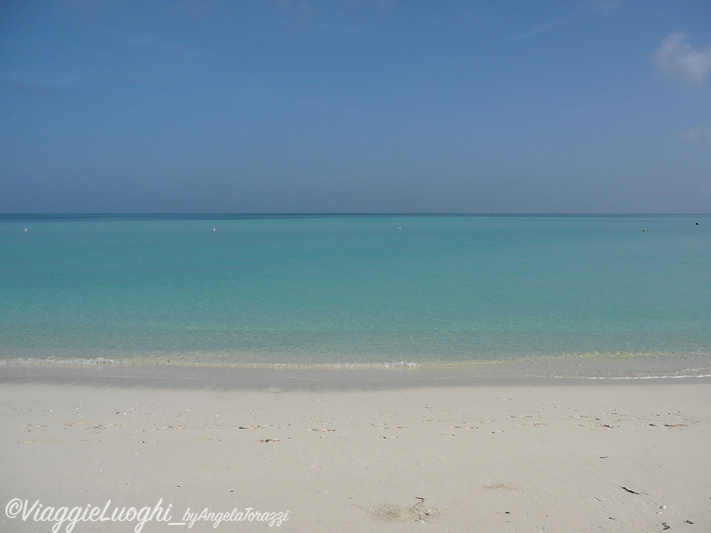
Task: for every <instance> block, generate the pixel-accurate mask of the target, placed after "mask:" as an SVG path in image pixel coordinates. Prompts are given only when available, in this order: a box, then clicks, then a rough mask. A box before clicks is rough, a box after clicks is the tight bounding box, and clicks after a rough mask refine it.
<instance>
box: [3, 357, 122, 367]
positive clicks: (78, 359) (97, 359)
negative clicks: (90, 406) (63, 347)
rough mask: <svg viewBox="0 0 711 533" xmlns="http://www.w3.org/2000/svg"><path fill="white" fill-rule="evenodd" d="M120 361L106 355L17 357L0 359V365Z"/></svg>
mask: <svg viewBox="0 0 711 533" xmlns="http://www.w3.org/2000/svg"><path fill="white" fill-rule="evenodd" d="M123 363H124V362H122V361H117V360H115V359H108V358H106V357H91V358H81V357H72V358H66V359H63V358H55V357H48V358H37V359H34V358H33V359H27V358H23V357H19V358H17V359H0V365H19V366H41V365H66V366H69V365H119V364H123Z"/></svg>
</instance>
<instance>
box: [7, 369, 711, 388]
mask: <svg viewBox="0 0 711 533" xmlns="http://www.w3.org/2000/svg"><path fill="white" fill-rule="evenodd" d="M527 370H528V371H527ZM698 370H701V372H697V373H693V374H691V373H689V370H688V369H684V370H680V371H677V372H676V373H662V374H656V375H655V374H647V373H641V374H639V375H628V374H622V375H607V376H601V375H594V374H591V375H557V376H556V375H545V374H543V375H541V374H540V373H535V372H532V371H530V369H526V368H522V367H521V366H511V365H506V364H492V365H486V364H475V365H466V364H464V365H462V364H441V365H427V366H393V367H382V368H381V367H377V368H372V367H350V368H341V367H301V368H300V367H277V368H269V367H229V366H227V367H226V366H218V365H171V364H167V365H165V364H164V365H160V364H88V365H87V364H64V363H62V364H57V365H53V364H22V363H20V364H18V363H5V364H2V365H0V385H2V384H33V383H36V384H48V385H78V386H82V385H85V386H96V387H123V388H168V389H197V390H254V391H274V390H279V391H299V390H308V391H313V392H319V391H322V392H339V391H344V392H345V391H353V390H362V391H369V390H372V391H377V390H390V389H393V390H398V389H422V388H432V387H434V388H441V387H457V388H467V387H487V386H574V385H596V384H619V385H622V384H625V383H639V384H645V383H647V384H655V383H656V384H665V383H688V384H693V383H700V384H711V375H710V374H708V373H707V372H708V371H707V370H706V369H698Z"/></svg>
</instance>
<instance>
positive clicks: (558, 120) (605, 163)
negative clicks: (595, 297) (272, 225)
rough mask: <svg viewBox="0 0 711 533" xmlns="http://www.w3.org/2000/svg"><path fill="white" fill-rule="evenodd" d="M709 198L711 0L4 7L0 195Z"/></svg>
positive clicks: (258, 204) (353, 205) (631, 209)
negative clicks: (709, 0) (710, 0)
mask: <svg viewBox="0 0 711 533" xmlns="http://www.w3.org/2000/svg"><path fill="white" fill-rule="evenodd" d="M710 206H711V2H708V0H698V1H693V0H689V1H682V0H673V1H660V0H639V1H631V0H629V1H627V0H579V1H576V0H573V1H566V2H563V1H545V0H544V1H539V2H520V1H506V0H500V1H430V2H424V1H414V0H412V1H405V0H388V1H386V0H373V1H366V0H363V1H358V0H341V1H338V0H333V1H329V2H325V1H324V2H319V1H308V0H283V1H276V0H275V1H271V0H262V1H260V0H249V1H248V0H244V1H240V0H235V1H180V0H174V1H153V2H127V1H112V0H95V1H88V0H86V1H85V0H65V1H49V2H35V1H27V2H25V1H9V2H3V4H2V7H0V212H38V213H42V212H65V213H74V212H475V213H482V212H485V213H497V212H522V213H527V212H566V213H708V212H710V211H711V208H710Z"/></svg>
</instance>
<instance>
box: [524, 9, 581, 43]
mask: <svg viewBox="0 0 711 533" xmlns="http://www.w3.org/2000/svg"><path fill="white" fill-rule="evenodd" d="M593 11H594V9H585V10H583V11H578V12H577V13H573V14H571V15H568V16H567V17H561V18H558V19H555V20H551V21H550V22H546V23H545V24H540V25H539V26H536V27H535V28H532V29H530V30H528V31H527V32H524V33H521V34H519V35H517V36H516V37H515V38H514V40H515V41H520V40H522V39H527V38H529V37H533V36H534V35H537V34H539V33H543V32H546V31H549V30H552V29H554V28H557V27H559V26H564V25H565V24H569V23H570V22H573V21H574V20H577V19H579V18H582V17H584V16H585V15H588V14H590V13H592V12H593Z"/></svg>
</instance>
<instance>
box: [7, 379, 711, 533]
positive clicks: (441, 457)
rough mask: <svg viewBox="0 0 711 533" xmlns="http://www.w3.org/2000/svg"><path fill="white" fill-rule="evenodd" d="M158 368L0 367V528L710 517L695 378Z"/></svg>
mask: <svg viewBox="0 0 711 533" xmlns="http://www.w3.org/2000/svg"><path fill="white" fill-rule="evenodd" d="M112 372H113V373H112ZM161 372H162V370H161V369H157V370H156V369H153V370H151V371H150V372H149V373H148V374H149V375H150V379H142V378H140V376H142V375H145V374H144V370H136V371H132V372H131V373H130V375H124V374H121V372H114V371H111V372H107V371H105V370H95V369H88V370H87V369H74V370H72V369H69V370H66V369H65V370H63V371H61V372H57V371H56V370H52V369H49V370H48V369H46V368H44V369H32V368H23V369H20V370H18V369H17V368H13V367H11V366H4V367H0V470H1V471H2V474H1V478H0V499H1V502H0V503H2V511H0V512H1V513H2V514H1V515H0V531H3V532H10V531H13V532H30V531H32V532H35V531H51V528H52V526H55V531H67V532H70V531H72V530H73V531H75V532H95V531H111V532H114V531H115V532H130V531H141V530H142V531H145V532H151V533H154V532H155V533H160V532H165V533H167V532H172V533H175V532H179V531H188V530H190V531H225V532H226V531H264V530H274V529H279V530H284V531H299V532H302V531H316V532H319V531H334V532H336V531H337V532H341V531H343V532H351V531H352V532H362V531H374V532H379V531H382V532H391V531H393V532H394V531H477V532H507V531H512V532H513V531H516V532H519V531H553V532H558V531H560V532H571V531H620V532H622V531H624V532H631V531H635V532H636V531H641V532H644V531H663V530H666V529H669V530H670V531H672V532H674V531H688V532H707V531H711V453H710V452H709V450H711V380H710V379H704V378H697V379H675V380H672V379H667V380H628V381H622V380H619V381H614V380H607V381H590V380H568V379H564V380H555V379H547V380H546V379H516V378H506V379H500V380H496V379H491V378H482V379H479V380H472V379H469V380H462V381H457V380H449V381H448V380H441V379H435V378H433V377H432V375H431V374H430V375H429V377H428V374H427V373H426V372H424V373H423V372H416V373H409V372H408V371H407V370H404V371H393V373H389V371H379V372H380V375H385V376H390V377H386V378H385V379H382V380H380V381H378V380H377V379H376V378H373V377H372V374H369V375H365V374H364V375H359V374H357V373H356V374H349V375H348V376H350V377H343V376H344V375H345V374H344V371H339V372H338V373H335V374H334V373H331V374H328V373H325V374H313V373H312V374H302V375H299V374H298V373H296V374H295V373H288V372H286V373H285V372H279V371H272V372H271V373H270V372H267V371H265V372H260V373H257V374H246V375H245V374H244V373H242V374H240V375H241V376H242V379H241V380H240V379H235V378H234V376H232V377H225V373H224V372H222V371H219V370H218V371H216V373H215V374H214V375H216V376H220V377H221V378H220V379H215V380H212V381H210V380H209V379H204V378H202V379H201V378H200V374H199V372H197V373H196V372H194V371H192V370H190V369H184V370H181V371H180V372H175V371H172V372H168V375H167V376H166V377H162V374H161ZM192 375H197V376H198V377H197V378H189V376H192ZM354 376H355V377H354ZM369 376H370V377H369ZM393 376H394V377H393ZM440 377H441V376H440ZM18 499H19V500H18ZM25 500H27V502H26V503H25ZM32 504H35V507H34V510H33V509H32V507H31V506H32ZM63 506H64V507H68V508H75V507H80V508H81V509H80V510H79V511H82V512H84V515H85V516H84V518H85V519H86V521H76V522H75V523H71V522H70V521H69V520H65V521H64V522H60V523H59V526H56V524H57V522H58V517H59V516H60V514H59V513H60V511H61V510H60V509H59V508H61V507H63ZM131 507H134V508H135V511H136V515H135V516H133V515H132V514H131V513H133V512H134V511H132V510H131V509H130V508H131ZM95 508H96V510H94V509H95ZM143 508H148V510H145V511H141V510H142V509H143ZM23 510H24V511H25V512H26V513H28V514H29V516H28V517H27V518H26V520H24V521H23V518H22V511H23ZM40 511H43V512H44V514H42V512H40ZM79 511H76V513H79ZM148 511H150V512H152V513H153V514H152V516H151V517H150V519H147V517H148ZM188 511H189V512H190V513H195V514H192V515H188V514H187V512H188ZM92 512H93V513H94V514H93V515H92V514H91V513H92ZM101 513H103V515H102V514H101ZM121 513H123V515H121ZM217 513H222V514H217ZM9 514H17V516H15V517H14V518H10V517H9V516H8V515H9ZM77 516H78V515H77ZM101 516H103V517H104V518H111V517H112V516H113V518H114V520H111V519H109V520H103V521H98V519H99V518H100V517H101ZM120 516H123V518H124V521H118V518H119V517H120ZM250 517H251V521H250ZM89 518H93V520H94V521H89ZM53 519H54V521H52V520H53ZM218 519H223V520H224V521H222V522H221V523H219V524H218V525H217V527H214V526H215V521H216V520H218ZM141 520H143V522H141ZM230 520H231V521H230ZM171 523H172V524H173V525H170V524H171ZM181 523H182V524H184V525H180V524H181ZM190 526H192V527H190Z"/></svg>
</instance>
